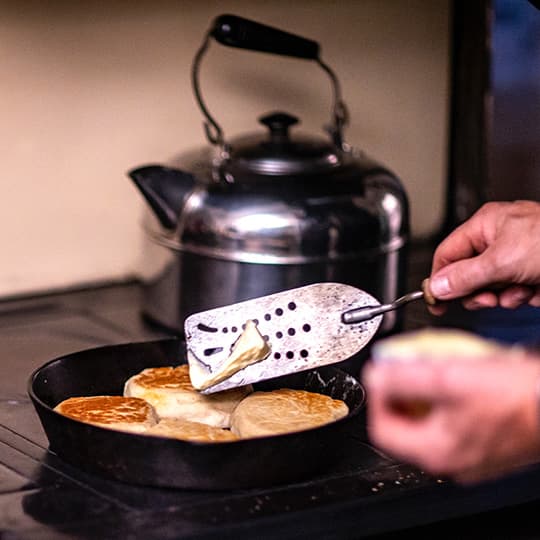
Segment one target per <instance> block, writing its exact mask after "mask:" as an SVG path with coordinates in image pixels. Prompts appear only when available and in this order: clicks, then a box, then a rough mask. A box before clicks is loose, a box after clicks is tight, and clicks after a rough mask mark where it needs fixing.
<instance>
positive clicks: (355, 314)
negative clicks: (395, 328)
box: [341, 291, 425, 324]
mask: <svg viewBox="0 0 540 540" xmlns="http://www.w3.org/2000/svg"><path fill="white" fill-rule="evenodd" d="M420 298H425V293H424V291H414V292H412V293H408V294H406V295H404V296H402V297H401V298H398V299H397V300H395V301H394V302H391V303H390V304H381V305H379V306H363V307H361V308H356V309H351V310H350V311H346V312H345V313H342V314H341V321H342V322H343V323H345V324H354V323H359V322H362V321H369V320H370V319H373V317H377V315H382V314H383V313H386V312H387V311H392V310H394V309H397V308H399V307H401V306H403V305H405V304H408V303H409V302H412V301H413V300H418V299H420Z"/></svg>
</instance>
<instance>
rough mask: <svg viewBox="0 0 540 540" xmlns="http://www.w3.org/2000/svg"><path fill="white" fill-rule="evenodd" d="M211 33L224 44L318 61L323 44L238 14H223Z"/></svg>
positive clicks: (215, 22)
mask: <svg viewBox="0 0 540 540" xmlns="http://www.w3.org/2000/svg"><path fill="white" fill-rule="evenodd" d="M210 35H211V36H212V37H213V38H214V39H215V40H216V41H219V43H221V44H222V45H228V46H229V47H238V48H240V49H250V50H252V51H262V52H267V53H273V54H282V55H284V56H295V57H297V58H306V59H309V60H317V59H318V58H319V44H318V43H317V42H316V41H312V40H311V39H306V38H303V37H300V36H296V35H294V34H289V33H288V32H284V31H283V30H278V29H277V28H273V27H271V26H266V25H265V24H261V23H257V22H254V21H250V20H249V19H244V18H243V17H238V16H236V15H220V16H219V17H217V18H216V19H215V20H214V23H213V26H212V30H211V31H210Z"/></svg>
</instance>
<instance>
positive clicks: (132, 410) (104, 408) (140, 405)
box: [54, 396, 157, 433]
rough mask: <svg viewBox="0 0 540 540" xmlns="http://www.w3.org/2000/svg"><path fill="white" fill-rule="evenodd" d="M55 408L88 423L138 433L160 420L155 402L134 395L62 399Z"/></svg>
mask: <svg viewBox="0 0 540 540" xmlns="http://www.w3.org/2000/svg"><path fill="white" fill-rule="evenodd" d="M54 410H55V411H57V412H59V413H61V414H63V415H65V416H69V417H70V418H74V419H75V420H79V421H81V422H86V423H87V424H93V425H96V426H101V427H106V428H111V429H118V430H121V431H132V432H135V433H142V432H143V431H146V430H147V429H148V428H149V427H151V426H153V425H154V424H156V423H157V416H156V413H155V411H154V409H153V408H152V406H151V405H150V404H149V403H147V402H146V401H144V400H142V399H139V398H134V397H123V396H86V397H72V398H69V399H66V400H64V401H62V402H61V403H59V404H58V405H57V406H56V407H55V408H54Z"/></svg>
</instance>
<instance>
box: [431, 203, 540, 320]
mask: <svg viewBox="0 0 540 540" xmlns="http://www.w3.org/2000/svg"><path fill="white" fill-rule="evenodd" d="M429 288H430V291H431V293H432V294H433V296H434V297H435V298H436V299H438V300H451V299H455V298H462V303H463V305H464V307H465V308H467V309H479V308H484V307H495V306H497V305H500V306H502V307H505V308H515V307H518V306H520V305H521V304H526V303H528V304H530V305H532V306H536V307H540V203H536V202H532V201H516V202H497V203H495V202H492V203H487V204H485V205H484V206H482V208H480V209H479V210H478V211H477V212H476V213H475V214H474V215H473V216H472V217H471V218H470V219H469V220H467V221H466V222H465V223H463V224H462V225H460V226H459V227H457V228H456V229H455V230H454V231H453V232H452V233H451V234H450V235H449V236H448V237H447V238H446V239H445V240H443V241H442V242H441V244H440V245H439V247H438V248H437V249H436V251H435V254H434V256H433V263H432V269H431V277H430V280H429ZM429 309H430V311H432V312H433V313H434V314H437V315H439V314H441V313H443V312H444V310H445V307H444V304H438V305H437V306H435V307H430V308H429Z"/></svg>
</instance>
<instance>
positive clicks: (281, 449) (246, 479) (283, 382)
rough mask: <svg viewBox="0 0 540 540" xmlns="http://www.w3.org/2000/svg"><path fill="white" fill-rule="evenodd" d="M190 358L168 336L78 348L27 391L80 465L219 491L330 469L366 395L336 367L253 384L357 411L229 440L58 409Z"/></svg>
mask: <svg viewBox="0 0 540 540" xmlns="http://www.w3.org/2000/svg"><path fill="white" fill-rule="evenodd" d="M184 358H185V355H184V343H183V342H182V341H180V340H178V339H166V340H159V341H150V342H143V343H130V344H125V345H113V346H107V347H100V348H97V349H89V350H85V351H81V352H76V353H73V354H69V355H67V356H63V357H60V358H57V359H56V360H52V361H51V362H48V363H47V364H45V365H44V366H42V367H41V368H39V369H37V370H36V371H35V372H34V373H33V374H32V376H31V378H30V381H29V384H28V392H29V395H30V398H31V399H32V402H33V404H34V406H35V408H36V410H37V413H38V415H39V418H40V420H41V423H42V424H43V427H44V429H45V432H46V434H47V437H48V439H49V443H50V449H51V450H52V451H53V452H55V453H56V454H58V455H59V456H60V457H61V458H62V459H64V460H66V461H68V462H70V463H72V464H74V465H76V466H77V467H80V468H81V469H84V470H86V471H89V472H94V473H98V474H100V475H104V476H108V477H112V478H115V479H117V480H122V481H125V482H130V483H135V484H142V485H151V486H165V487H176V488H190V489H216V490H217V489H236V488H248V487H263V486H270V485H275V484H280V483H285V482H291V481H297V480H300V479H303V478H306V477H309V476H310V475H313V474H314V473H316V472H319V471H322V470H324V469H325V467H328V466H329V465H330V464H331V463H332V462H333V460H334V459H335V456H336V454H337V452H338V450H339V447H340V445H342V444H344V440H345V438H344V434H345V430H346V428H347V427H349V428H350V427H351V426H350V423H351V422H353V421H354V418H355V417H356V416H357V415H358V414H359V412H360V410H361V409H362V407H363V405H364V401H365V393H364V390H363V388H362V386H361V385H360V383H359V382H358V381H357V380H356V379H354V378H353V377H351V376H350V375H348V374H346V373H345V372H343V371H340V370H338V369H335V368H332V367H326V368H323V369H318V370H316V371H309V372H303V373H296V374H294V375H288V376H285V377H280V378H279V379H274V380H272V381H265V382H264V383H258V384H257V385H254V386H255V388H256V389H259V390H269V389H274V388H283V387H287V388H296V389H306V390H309V391H314V392H319V393H322V394H327V395H330V396H332V397H334V398H339V399H343V400H344V401H345V402H346V403H347V405H348V406H349V410H350V413H349V415H348V416H347V417H345V418H343V419H341V420H339V421H337V422H334V423H332V424H327V425H325V426H322V427H319V428H315V429H310V430H306V431H302V432H297V433H288V434H284V435H279V436H274V437H260V438H256V439H246V440H240V441H231V442H222V443H197V442H187V441H180V440H176V439H168V438H164V437H151V436H145V435H139V434H133V433H124V432H120V431H114V430H110V429H106V428H101V427H98V426H92V425H89V424H85V423H83V422H79V421H76V420H73V419H71V418H67V417H65V416H63V415H61V414H59V413H57V412H55V411H54V410H53V407H55V406H56V405H57V404H58V403H59V402H60V401H62V400H64V399H66V398H68V397H73V396H91V395H100V394H109V395H114V394H117V395H121V394H122V390H123V385H124V382H125V381H126V380H127V379H128V378H129V377H130V376H131V375H134V374H136V373H138V372H139V371H141V370H142V369H144V368H147V367H157V366H168V365H177V364H180V363H184V362H185V360H184Z"/></svg>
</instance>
